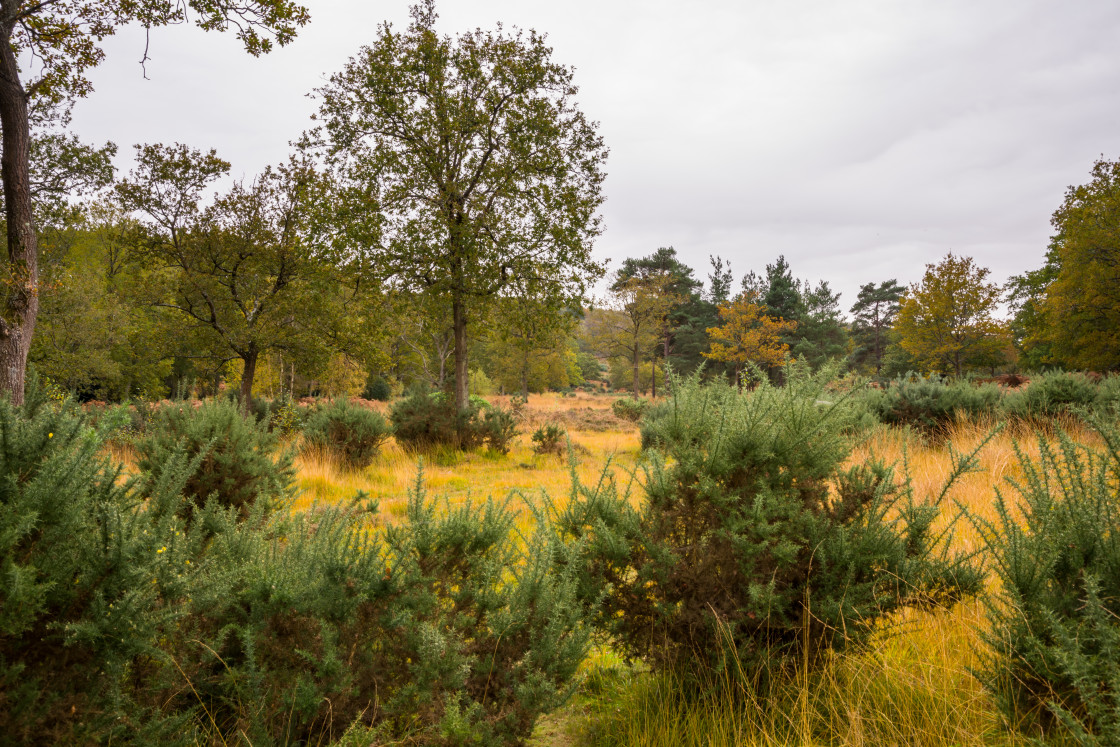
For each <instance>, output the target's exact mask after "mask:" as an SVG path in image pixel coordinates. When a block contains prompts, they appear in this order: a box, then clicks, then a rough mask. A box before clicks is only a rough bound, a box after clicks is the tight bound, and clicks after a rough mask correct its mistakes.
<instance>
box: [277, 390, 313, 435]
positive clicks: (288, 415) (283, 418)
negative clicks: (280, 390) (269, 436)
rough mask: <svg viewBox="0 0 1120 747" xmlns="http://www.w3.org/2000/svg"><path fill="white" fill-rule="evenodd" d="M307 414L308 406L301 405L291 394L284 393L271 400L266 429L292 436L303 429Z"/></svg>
mask: <svg viewBox="0 0 1120 747" xmlns="http://www.w3.org/2000/svg"><path fill="white" fill-rule="evenodd" d="M307 416H308V408H306V407H301V406H300V405H299V404H297V403H296V402H295V401H293V400H292V397H291V395H289V394H287V393H284V394H282V395H281V396H279V397H277V398H276V399H274V400H273V401H272V406H271V408H270V415H269V418H268V429H269V430H271V431H274V432H276V433H279V434H280V435H281V436H284V437H288V436H293V435H295V434H296V433H298V432H300V431H301V430H303V423H304V420H306V419H307Z"/></svg>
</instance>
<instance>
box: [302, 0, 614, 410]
mask: <svg viewBox="0 0 1120 747" xmlns="http://www.w3.org/2000/svg"><path fill="white" fill-rule="evenodd" d="M436 19H437V15H436V12H435V8H434V4H433V3H432V2H431V0H427V2H424V3H422V4H420V5H418V6H414V7H413V9H412V23H411V24H410V25H409V27H408V29H407V30H406V31H405V32H403V33H400V32H397V31H394V30H393V28H392V27H391V26H390V25H389V24H385V25H383V26H382V27H381V28H380V29H379V32H378V36H377V39H376V41H374V43H373V44H372V45H370V46H368V47H365V48H363V49H362V50H361V51H360V52H359V53H358V55H357V56H355V57H354V58H352V59H351V60H350V62H349V63H348V64H347V66H346V68H345V69H344V70H343V71H342V72H340V73H337V74H335V75H333V76H332V77H331V79H330V82H329V83H328V84H327V85H326V86H324V87H323V88H321V89H319V91H318V97H319V101H320V110H319V114H318V119H319V121H320V122H321V123H322V124H321V127H320V128H319V129H318V130H316V131H314V132H313V133H311V134H310V135H309V137H308V142H309V143H310V144H313V145H317V146H320V147H322V148H323V149H324V151H325V153H326V155H327V158H328V159H329V162H330V163H331V165H332V167H333V169H334V172H335V174H336V175H337V177H338V179H339V180H340V181H341V182H342V183H343V184H344V185H345V189H344V191H343V193H342V195H341V200H340V203H341V211H342V212H343V214H344V216H345V218H346V229H345V231H344V233H343V234H342V235H340V236H339V240H340V241H341V242H344V243H345V242H349V243H351V244H353V245H363V246H370V247H374V251H375V254H376V258H377V265H378V267H379V268H380V270H381V273H382V277H383V278H384V280H386V281H387V282H390V283H393V284H395V285H396V286H398V287H400V288H402V289H407V290H409V291H415V292H420V293H425V294H433V295H439V296H443V297H445V298H446V299H447V300H448V302H449V305H450V307H451V315H452V330H453V334H454V349H455V403H456V405H457V406H458V407H460V408H462V407H465V406H466V404H467V396H468V386H467V384H468V378H467V377H468V359H467V356H468V334H467V331H468V324H469V323H470V322H472V321H474V322H477V321H478V320H479V319H481V318H482V317H484V316H485V312H486V309H487V307H488V306H489V305H490V304H491V303H493V302H494V300H495V299H496V298H498V297H500V296H501V295H502V294H503V293H505V292H506V291H507V289H509V288H510V286H511V283H513V282H514V281H515V280H523V281H531V282H530V283H527V284H529V285H531V287H532V288H533V289H534V292H535V293H536V296H537V298H538V299H552V300H554V301H559V300H562V301H563V302H564V303H565V304H571V305H578V301H579V300H580V299H582V298H583V296H584V295H585V292H586V289H587V287H588V283H589V282H591V281H592V280H593V279H595V278H597V277H599V276H600V275H601V274H602V272H603V267H602V266H600V264H599V263H597V262H595V261H594V260H593V259H592V257H591V244H592V242H593V240H594V239H595V237H596V236H598V234H599V233H600V231H601V230H602V229H601V223H600V218H599V215H598V209H599V206H600V205H601V203H602V201H603V197H602V194H601V185H602V181H603V177H604V175H603V171H602V167H603V164H604V162H605V159H606V156H607V149H606V147H605V146H604V145H603V141H602V138H600V136H599V135H598V133H597V131H596V130H597V128H596V125H595V124H594V123H593V122H591V121H589V120H588V119H587V118H586V117H585V116H584V115H583V113H582V112H580V111H579V109H578V108H577V107H576V106H575V103H574V96H575V94H576V92H577V89H576V87H575V86H574V85H573V83H572V71H571V70H570V69H569V68H567V67H564V66H562V65H559V64H557V63H555V62H553V61H552V59H551V55H552V50H551V49H550V48H549V47H548V46H547V45H546V44H545V40H544V38H543V37H542V36H540V35H538V34H537V33H535V32H533V31H529V32H527V33H526V32H521V31H515V32H514V33H506V32H504V31H503V30H502V29H501V28H500V27H499V29H498V30H497V31H493V32H490V31H482V30H477V31H474V32H471V33H467V34H462V35H460V36H458V37H456V38H451V37H449V36H440V35H439V34H437V32H436V30H435V22H436ZM552 305H553V306H558V305H560V304H559V303H553V304H552Z"/></svg>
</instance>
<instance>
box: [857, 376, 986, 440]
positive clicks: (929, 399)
mask: <svg viewBox="0 0 1120 747" xmlns="http://www.w3.org/2000/svg"><path fill="white" fill-rule="evenodd" d="M1001 397H1002V393H1001V391H1000V388H999V387H998V386H996V385H995V384H982V385H979V386H977V385H975V384H973V383H972V382H970V381H962V380H958V381H949V380H945V379H942V378H941V377H939V376H931V377H929V378H922V377H919V376H914V375H910V376H906V377H903V378H900V379H896V380H895V381H893V382H891V383H890V385H889V386H888V387H887V388H886V389H869V390H867V391H866V392H865V393H864V395H863V399H864V401H865V402H866V403H867V406H868V408H869V409H870V410H871V412H872V413H873V414H874V415H876V416H877V417H878V418H879V420H880V421H882V422H883V423H886V424H888V425H899V426H904V425H908V426H911V427H913V428H917V429H918V430H920V431H922V432H923V433H925V434H927V435H934V434H938V433H941V432H944V430H945V428H946V427H947V426H949V425H950V424H952V423H953V421H955V420H956V419H957V418H958V417H961V416H972V417H976V416H984V415H995V414H997V413H999V412H1000V408H1001Z"/></svg>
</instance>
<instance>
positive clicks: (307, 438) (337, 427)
mask: <svg viewBox="0 0 1120 747" xmlns="http://www.w3.org/2000/svg"><path fill="white" fill-rule="evenodd" d="M389 433H390V428H389V424H388V423H386V422H385V418H383V417H381V414H380V413H378V412H376V411H374V410H370V409H368V408H365V407H359V406H357V405H352V404H350V402H349V401H348V400H345V399H336V400H334V401H333V402H331V403H330V404H328V405H327V406H325V407H321V408H319V409H318V410H316V411H315V412H314V413H312V414H311V416H310V417H309V418H308V419H307V424H306V425H305V426H304V428H303V439H304V443H305V444H306V445H308V446H314V447H318V448H321V449H324V450H326V451H327V452H328V453H330V454H333V455H334V456H336V457H338V458H339V459H340V460H342V462H343V464H345V465H346V466H347V467H350V468H351V469H362V468H365V467H368V466H369V465H370V464H371V463H372V462H373V458H374V457H375V456H377V451H378V449H380V448H381V444H382V443H383V442H384V441H385V439H387V438H388V437H389Z"/></svg>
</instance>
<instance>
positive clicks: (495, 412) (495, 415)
mask: <svg viewBox="0 0 1120 747" xmlns="http://www.w3.org/2000/svg"><path fill="white" fill-rule="evenodd" d="M476 428H477V429H478V431H479V433H480V434H481V438H482V440H483V441H485V442H486V445H487V446H488V447H490V448H491V449H493V450H494V451H497V452H499V453H501V454H508V453H509V450H510V448H511V447H512V446H513V440H514V439H515V438H517V433H518V429H517V419H516V418H515V417H514V415H513V412H512V411H510V410H507V409H505V408H502V407H498V406H496V405H491V406H490V407H488V408H487V409H486V410H484V411H483V412H482V413H481V418H480V419H479V420H478V422H477V425H476Z"/></svg>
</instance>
